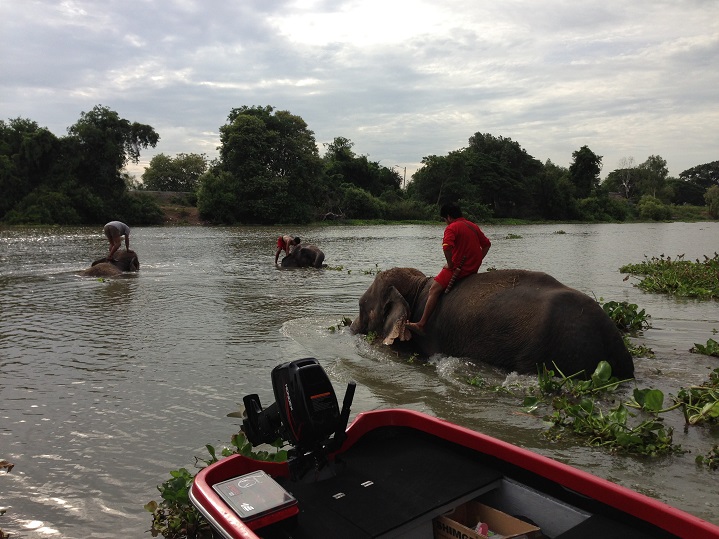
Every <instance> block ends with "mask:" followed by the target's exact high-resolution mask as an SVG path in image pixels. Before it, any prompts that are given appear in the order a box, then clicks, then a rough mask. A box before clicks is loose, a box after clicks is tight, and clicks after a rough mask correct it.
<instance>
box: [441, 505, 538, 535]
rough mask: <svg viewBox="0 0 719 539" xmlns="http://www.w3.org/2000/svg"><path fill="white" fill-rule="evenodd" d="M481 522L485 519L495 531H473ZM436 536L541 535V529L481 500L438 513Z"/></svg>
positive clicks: (491, 529)
mask: <svg viewBox="0 0 719 539" xmlns="http://www.w3.org/2000/svg"><path fill="white" fill-rule="evenodd" d="M478 522H486V523H487V525H488V526H489V530H490V531H491V532H494V534H495V535H491V534H489V535H481V534H479V533H477V532H476V531H474V529H473V528H474V526H476V525H477V523H478ZM432 524H433V527H434V538H435V539H493V538H494V539H497V538H499V537H502V538H504V539H540V538H541V537H543V535H542V531H541V530H540V529H539V528H537V527H536V526H533V525H531V524H528V523H527V522H524V521H522V520H519V519H516V518H514V517H512V516H509V515H507V514H505V513H502V511H499V510H497V509H494V508H492V507H489V506H487V505H484V504H481V503H479V502H467V503H465V504H462V505H460V506H459V507H457V508H456V509H455V510H454V511H453V512H452V513H448V514H447V515H443V516H439V517H437V518H435V519H434V522H433V523H432Z"/></svg>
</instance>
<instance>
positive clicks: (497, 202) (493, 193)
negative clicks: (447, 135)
mask: <svg viewBox="0 0 719 539" xmlns="http://www.w3.org/2000/svg"><path fill="white" fill-rule="evenodd" d="M466 154H467V157H468V163H469V167H470V172H469V181H470V183H471V184H472V185H473V186H474V187H475V189H476V193H477V195H478V197H479V199H480V200H481V202H482V203H484V204H488V205H489V206H490V207H491V208H492V211H493V212H494V216H495V217H521V216H525V215H528V214H529V213H531V212H532V211H533V207H534V203H533V201H532V199H531V188H532V186H533V184H535V183H536V180H537V179H538V176H539V175H540V173H541V172H542V163H541V162H540V161H538V160H537V159H535V158H534V157H532V156H531V155H529V154H528V153H527V152H526V150H524V149H523V148H522V147H521V146H520V145H519V144H518V143H517V142H515V141H513V140H512V139H510V138H506V137H495V136H493V135H490V134H488V133H475V134H474V135H473V136H472V137H470V139H469V146H468V147H467V149H466Z"/></svg>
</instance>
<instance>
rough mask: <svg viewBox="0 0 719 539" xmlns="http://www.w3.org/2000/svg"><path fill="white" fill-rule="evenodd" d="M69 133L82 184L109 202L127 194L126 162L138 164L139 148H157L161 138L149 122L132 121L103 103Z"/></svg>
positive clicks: (78, 179)
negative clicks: (124, 173) (124, 171)
mask: <svg viewBox="0 0 719 539" xmlns="http://www.w3.org/2000/svg"><path fill="white" fill-rule="evenodd" d="M68 133H69V135H70V138H71V139H72V140H71V141H70V147H69V148H67V150H69V151H72V152H74V154H75V160H74V161H75V163H76V169H75V177H76V179H77V181H78V183H79V185H84V186H87V187H89V188H90V190H91V191H93V192H95V193H97V194H98V195H99V196H100V197H101V198H103V199H105V200H108V201H112V200H113V199H115V198H117V197H121V196H123V195H124V194H126V192H127V187H126V186H125V182H124V180H123V177H122V174H121V173H122V170H123V169H124V168H125V166H126V165H127V163H128V162H132V163H135V164H136V163H138V162H139V159H140V151H141V150H142V149H145V148H148V147H153V148H154V147H155V146H156V145H157V142H158V141H159V140H160V136H159V135H158V134H157V133H156V132H155V130H154V129H153V128H152V127H150V126H149V125H144V124H140V123H137V122H133V123H130V121H128V120H125V119H124V118H120V116H119V115H118V114H117V112H115V111H112V110H110V109H109V108H107V107H103V106H102V105H96V106H95V107H94V108H93V109H92V110H91V111H90V112H83V113H81V114H80V120H78V121H77V123H75V124H74V125H73V126H71V127H69V128H68Z"/></svg>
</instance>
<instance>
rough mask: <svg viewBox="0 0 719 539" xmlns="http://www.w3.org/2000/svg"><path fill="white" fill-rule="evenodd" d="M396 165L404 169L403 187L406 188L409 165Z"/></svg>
mask: <svg viewBox="0 0 719 539" xmlns="http://www.w3.org/2000/svg"><path fill="white" fill-rule="evenodd" d="M395 167H397V168H401V169H404V178H403V179H402V189H404V188H405V187H406V186H407V167H401V166H399V165H395Z"/></svg>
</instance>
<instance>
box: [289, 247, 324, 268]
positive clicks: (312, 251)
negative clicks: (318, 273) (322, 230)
mask: <svg viewBox="0 0 719 539" xmlns="http://www.w3.org/2000/svg"><path fill="white" fill-rule="evenodd" d="M324 261H325V254H324V253H323V252H322V250H321V249H320V248H319V247H317V246H316V245H312V244H302V243H301V244H299V245H297V246H296V247H294V248H293V249H292V250H291V251H290V254H288V255H287V256H286V257H284V258H283V259H282V262H281V266H282V267H283V268H321V267H322V263H323V262H324Z"/></svg>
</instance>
